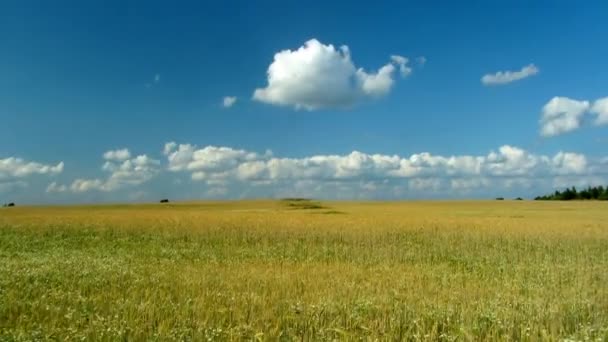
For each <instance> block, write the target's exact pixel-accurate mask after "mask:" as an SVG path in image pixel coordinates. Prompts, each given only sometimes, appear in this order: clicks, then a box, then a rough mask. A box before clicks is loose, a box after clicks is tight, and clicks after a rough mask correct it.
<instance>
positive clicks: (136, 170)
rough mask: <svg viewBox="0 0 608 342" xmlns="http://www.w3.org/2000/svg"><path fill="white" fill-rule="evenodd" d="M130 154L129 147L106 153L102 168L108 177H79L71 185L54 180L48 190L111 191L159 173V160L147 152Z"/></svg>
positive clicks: (144, 180)
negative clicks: (149, 155) (137, 154)
mask: <svg viewBox="0 0 608 342" xmlns="http://www.w3.org/2000/svg"><path fill="white" fill-rule="evenodd" d="M130 156H131V154H130V153H129V151H128V150H127V149H123V150H116V151H108V152H106V153H105V154H104V159H106V162H105V163H104V164H103V166H102V170H103V171H105V172H107V173H108V174H109V175H108V177H107V178H105V179H100V178H95V179H83V178H78V179H76V180H74V181H73V182H72V184H71V185H70V186H67V185H63V184H57V183H56V182H53V183H51V184H49V185H48V187H47V189H46V191H47V192H67V191H71V192H76V193H78V192H87V191H93V190H95V191H104V192H110V191H115V190H119V189H122V188H125V187H129V186H136V185H140V184H143V183H145V182H147V181H149V180H150V179H152V178H153V177H154V176H156V175H157V174H158V173H159V171H160V161H159V160H155V159H152V158H150V157H148V156H147V155H145V154H143V155H139V156H137V157H135V158H130Z"/></svg>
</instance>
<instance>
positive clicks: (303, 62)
mask: <svg viewBox="0 0 608 342" xmlns="http://www.w3.org/2000/svg"><path fill="white" fill-rule="evenodd" d="M407 63H408V59H407V58H405V57H403V56H398V55H393V56H392V57H391V61H390V62H389V63H387V64H386V65H384V66H382V67H380V68H379V69H378V71H376V72H367V71H365V70H364V69H363V68H357V67H356V66H355V64H354V63H353V61H352V59H351V54H350V50H349V48H348V46H345V45H343V46H341V47H340V48H335V47H334V46H333V45H331V44H329V45H325V44H323V43H321V42H319V41H318V40H316V39H311V40H309V41H307V42H306V43H305V44H304V46H302V47H300V48H299V49H297V50H293V51H292V50H284V51H281V52H278V53H277V54H275V56H274V61H273V62H272V64H270V66H269V67H268V71H267V74H268V84H267V86H266V87H265V88H259V89H256V90H255V92H254V93H253V99H254V100H257V101H261V102H265V103H270V104H274V105H280V106H293V107H295V108H296V109H301V108H303V109H307V110H315V109H320V108H346V107H350V106H353V105H354V104H356V103H357V102H358V101H360V100H362V99H364V98H369V97H379V96H382V95H385V94H387V93H388V92H389V91H390V90H391V88H392V86H393V84H394V82H395V79H394V74H395V70H396V69H397V68H399V71H400V73H401V75H402V76H407V75H408V74H409V73H410V72H411V68H409V67H408V66H407Z"/></svg>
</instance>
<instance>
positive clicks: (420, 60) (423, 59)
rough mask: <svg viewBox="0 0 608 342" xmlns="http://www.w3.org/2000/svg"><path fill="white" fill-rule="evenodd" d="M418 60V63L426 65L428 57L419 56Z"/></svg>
mask: <svg viewBox="0 0 608 342" xmlns="http://www.w3.org/2000/svg"><path fill="white" fill-rule="evenodd" d="M416 62H418V65H420V66H424V65H425V64H426V57H424V56H420V57H417V58H416Z"/></svg>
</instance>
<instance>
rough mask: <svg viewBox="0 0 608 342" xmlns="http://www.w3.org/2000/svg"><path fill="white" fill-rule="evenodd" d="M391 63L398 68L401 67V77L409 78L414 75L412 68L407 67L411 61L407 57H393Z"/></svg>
mask: <svg viewBox="0 0 608 342" xmlns="http://www.w3.org/2000/svg"><path fill="white" fill-rule="evenodd" d="M391 61H393V63H395V64H396V65H397V66H399V72H400V73H401V76H403V77H407V76H409V74H411V73H412V68H410V67H408V66H407V63H408V62H409V59H408V58H407V57H403V56H399V55H392V56H391Z"/></svg>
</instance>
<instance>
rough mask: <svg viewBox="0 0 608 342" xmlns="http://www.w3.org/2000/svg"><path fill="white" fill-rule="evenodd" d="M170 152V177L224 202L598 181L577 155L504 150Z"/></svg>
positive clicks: (595, 168)
mask: <svg viewBox="0 0 608 342" xmlns="http://www.w3.org/2000/svg"><path fill="white" fill-rule="evenodd" d="M168 146H169V148H167V149H166V150H167V153H166V156H167V159H168V163H169V166H168V168H169V170H170V171H173V172H187V173H189V174H190V176H191V179H192V180H193V181H195V182H203V183H205V184H207V186H209V187H213V188H222V189H228V190H231V189H232V190H231V191H233V192H230V191H228V192H227V194H232V195H233V196H234V195H236V196H240V195H241V194H242V193H240V192H241V191H248V190H244V189H256V191H261V190H260V189H266V190H267V191H269V192H270V195H276V194H286V193H289V191H290V190H291V191H295V192H294V193H297V194H316V195H320V196H328V195H329V196H333V195H335V194H334V193H333V192H336V191H339V192H340V195H341V196H343V197H345V198H349V197H350V198H361V197H370V196H374V195H373V194H383V195H384V196H386V195H387V194H391V193H393V194H394V195H395V196H403V194H405V193H407V192H408V191H415V192H416V191H418V192H422V191H430V192H432V193H434V194H446V193H450V191H451V190H454V191H455V193H464V194H469V193H472V192H476V191H477V192H479V191H480V190H481V189H486V190H488V189H494V187H497V188H501V189H514V188H525V189H528V188H530V187H531V186H532V185H534V184H545V183H546V182H547V181H550V180H551V179H554V178H556V177H562V178H563V177H578V178H580V177H590V176H592V175H596V176H597V175H601V174H602V173H601V171H600V170H601V168H599V164H598V161H595V160H594V161H592V162H590V161H589V160H588V159H587V158H586V157H585V156H584V155H582V154H578V153H573V152H558V153H557V154H555V155H553V156H548V155H539V154H534V153H531V152H529V151H526V150H524V149H521V148H518V147H515V146H510V145H504V146H501V147H500V148H499V149H498V150H495V151H490V152H489V153H488V154H486V155H455V156H442V155H433V154H430V153H425V152H423V153H416V154H412V155H410V156H399V155H385V154H368V153H363V152H359V151H353V152H351V153H349V154H344V155H333V154H329V155H313V156H308V157H301V158H289V157H276V156H274V155H272V153H263V154H261V153H256V152H251V151H247V150H242V149H233V148H230V147H218V146H206V147H202V148H198V147H196V146H194V145H191V144H179V145H178V144H175V143H168ZM298 184H299V185H302V186H299V185H298ZM303 184H306V185H303ZM296 185H298V186H296ZM545 185H546V184H545ZM548 186H550V184H549V185H548ZM234 192H239V193H238V194H235V193H234ZM262 193H264V192H263V191H262ZM426 193H428V192H426ZM379 196H380V197H381V196H382V195H379Z"/></svg>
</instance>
